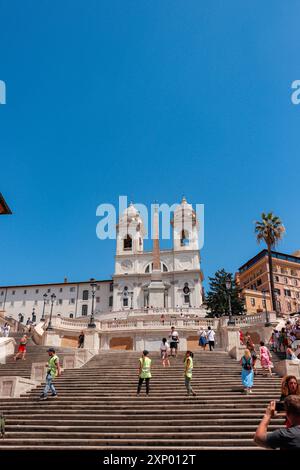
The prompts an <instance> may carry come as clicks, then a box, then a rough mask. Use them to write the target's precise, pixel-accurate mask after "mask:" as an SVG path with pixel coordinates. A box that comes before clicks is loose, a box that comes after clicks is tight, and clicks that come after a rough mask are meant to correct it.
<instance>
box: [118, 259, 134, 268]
mask: <svg viewBox="0 0 300 470" xmlns="http://www.w3.org/2000/svg"><path fill="white" fill-rule="evenodd" d="M121 266H122V269H123V270H124V271H128V270H130V269H131V268H132V262H131V261H130V260H129V259H126V260H125V261H123V262H122V264H121Z"/></svg>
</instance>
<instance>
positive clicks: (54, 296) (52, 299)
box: [46, 294, 56, 331]
mask: <svg viewBox="0 0 300 470" xmlns="http://www.w3.org/2000/svg"><path fill="white" fill-rule="evenodd" d="M55 299H56V295H55V294H52V295H51V310H50V317H49V324H48V326H47V328H46V330H47V331H48V330H53V328H52V324H51V321H52V312H53V304H54V301H55Z"/></svg>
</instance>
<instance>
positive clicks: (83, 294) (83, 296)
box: [82, 290, 89, 300]
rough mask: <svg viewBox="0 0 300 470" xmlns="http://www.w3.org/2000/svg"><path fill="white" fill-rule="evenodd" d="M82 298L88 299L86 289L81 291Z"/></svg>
mask: <svg viewBox="0 0 300 470" xmlns="http://www.w3.org/2000/svg"><path fill="white" fill-rule="evenodd" d="M82 300H89V291H88V290H84V291H83V292H82Z"/></svg>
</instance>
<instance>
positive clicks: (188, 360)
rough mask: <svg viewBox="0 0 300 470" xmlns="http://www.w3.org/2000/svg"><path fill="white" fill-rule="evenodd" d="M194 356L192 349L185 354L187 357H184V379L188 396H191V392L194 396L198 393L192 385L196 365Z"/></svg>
mask: <svg viewBox="0 0 300 470" xmlns="http://www.w3.org/2000/svg"><path fill="white" fill-rule="evenodd" d="M193 357H194V354H193V353H192V352H191V351H187V352H186V354H185V358H184V367H185V369H184V379H185V387H186V390H187V395H188V396H190V394H192V395H193V396H196V393H195V392H194V390H193V389H192V386H191V380H192V375H193V367H194V363H193Z"/></svg>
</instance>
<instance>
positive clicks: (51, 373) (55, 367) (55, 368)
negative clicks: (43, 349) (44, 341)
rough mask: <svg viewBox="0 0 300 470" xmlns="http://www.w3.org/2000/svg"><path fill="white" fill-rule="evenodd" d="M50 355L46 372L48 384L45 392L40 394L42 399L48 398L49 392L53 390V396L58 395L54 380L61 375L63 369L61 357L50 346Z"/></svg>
mask: <svg viewBox="0 0 300 470" xmlns="http://www.w3.org/2000/svg"><path fill="white" fill-rule="evenodd" d="M48 355H49V357H50V359H49V361H48V363H47V364H46V367H47V373H46V385H45V388H44V391H43V393H42V394H41V396H40V400H47V398H48V392H49V391H50V390H51V392H52V393H51V396H52V397H53V398H56V397H57V393H56V390H55V387H54V385H53V380H54V379H55V377H56V376H59V375H61V369H60V364H59V358H58V356H57V355H56V354H55V349H53V348H50V349H48Z"/></svg>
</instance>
